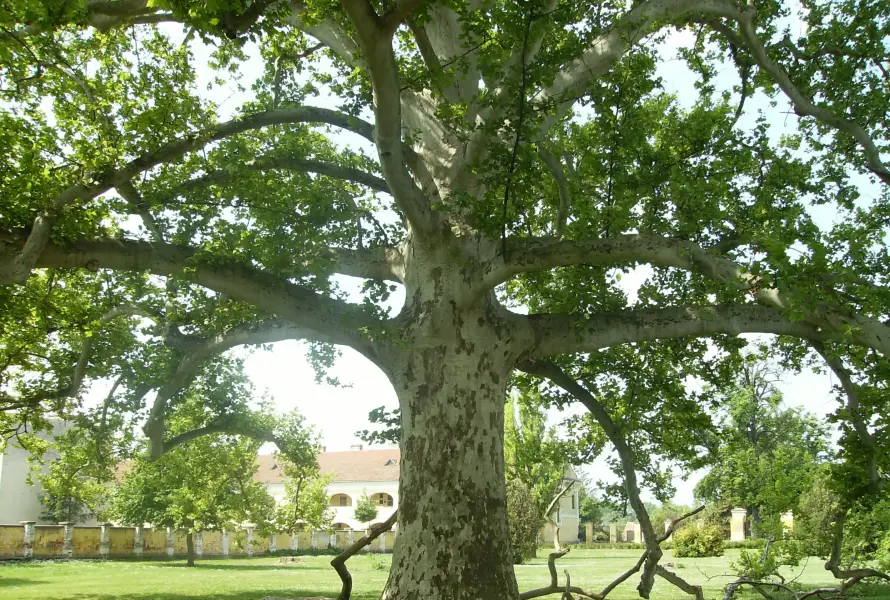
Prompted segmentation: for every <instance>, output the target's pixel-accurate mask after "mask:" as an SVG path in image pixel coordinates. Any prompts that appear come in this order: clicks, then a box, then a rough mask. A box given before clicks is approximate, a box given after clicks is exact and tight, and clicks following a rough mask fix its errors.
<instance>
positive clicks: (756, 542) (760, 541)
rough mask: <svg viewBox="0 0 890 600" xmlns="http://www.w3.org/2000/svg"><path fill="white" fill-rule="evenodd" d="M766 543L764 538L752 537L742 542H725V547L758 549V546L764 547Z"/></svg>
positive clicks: (727, 548)
mask: <svg viewBox="0 0 890 600" xmlns="http://www.w3.org/2000/svg"><path fill="white" fill-rule="evenodd" d="M764 544H766V540H765V539H764V538H757V539H753V538H752V539H748V540H742V541H740V542H723V548H724V549H726V550H739V549H741V550H756V549H758V548H763V546H764Z"/></svg>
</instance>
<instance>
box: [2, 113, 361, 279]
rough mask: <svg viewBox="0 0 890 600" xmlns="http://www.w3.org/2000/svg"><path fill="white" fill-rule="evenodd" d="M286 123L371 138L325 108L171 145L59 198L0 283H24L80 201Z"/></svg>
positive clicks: (357, 123) (228, 126)
mask: <svg viewBox="0 0 890 600" xmlns="http://www.w3.org/2000/svg"><path fill="white" fill-rule="evenodd" d="M287 123H327V124H329V125H335V126H338V127H342V128H344V129H349V130H350V131H354V132H356V133H358V134H359V135H362V136H363V137H366V138H368V139H371V138H372V131H371V126H370V125H369V124H368V123H366V122H364V121H362V120H361V119H357V118H355V117H352V116H350V115H346V114H344V113H340V112H337V111H333V110H328V109H326V108H314V107H308V106H293V107H287V108H278V109H275V110H271V111H266V112H262V113H257V114H253V115H247V116H244V117H238V118H236V119H233V120H231V121H227V122H226V123H222V124H220V125H218V126H216V127H214V128H211V129H209V130H207V131H204V132H202V133H199V134H192V135H188V136H185V137H183V138H181V139H179V140H177V141H175V142H170V143H168V144H165V145H163V146H161V147H160V148H158V149H157V150H155V151H153V152H149V153H147V154H143V155H142V156H140V157H138V158H135V159H133V160H131V161H130V162H129V163H127V164H126V165H124V166H123V167H121V168H120V169H117V170H116V171H112V172H110V173H105V174H102V175H100V176H99V177H97V182H96V183H93V184H91V185H85V184H83V183H78V184H76V185H73V186H71V187H69V188H68V189H66V190H65V191H63V192H62V193H60V194H59V195H58V196H56V197H55V198H54V199H53V200H52V201H51V202H50V205H49V207H48V208H47V209H46V211H45V212H44V214H43V215H41V216H39V217H37V219H36V220H35V222H34V227H33V228H32V230H31V234H30V235H29V236H28V241H27V242H26V243H25V245H24V247H23V248H22V250H21V252H20V253H18V255H13V256H11V257H8V258H6V259H5V260H2V261H0V283H2V282H13V283H24V281H25V280H27V278H28V276H29V275H30V272H31V269H33V268H34V266H35V261H36V260H37V257H38V256H39V255H40V253H41V252H42V251H43V248H44V246H45V245H46V244H47V242H49V238H50V233H51V231H52V225H53V222H54V220H55V219H56V217H57V216H58V214H59V212H60V211H61V210H62V209H64V208H65V207H67V206H70V205H71V204H73V203H75V202H77V201H78V200H88V199H90V198H94V197H96V196H98V195H99V194H102V193H104V192H106V191H108V190H109V189H111V188H112V187H114V186H115V185H118V184H122V185H125V184H126V183H128V182H130V181H131V180H132V179H133V177H135V176H136V175H138V174H140V173H143V172H145V171H147V170H149V169H151V168H153V167H156V166H158V165H160V164H162V163H165V162H170V161H172V160H176V159H178V158H180V157H181V156H183V155H185V154H187V153H189V152H192V151H194V150H198V149H200V148H202V147H203V146H205V145H207V144H209V143H211V142H214V141H218V140H221V139H224V138H227V137H231V136H233V135H237V134H239V133H243V132H245V131H250V130H252V129H260V128H263V127H269V126H272V125H283V124H287Z"/></svg>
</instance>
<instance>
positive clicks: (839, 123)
mask: <svg viewBox="0 0 890 600" xmlns="http://www.w3.org/2000/svg"><path fill="white" fill-rule="evenodd" d="M722 4H723V5H725V8H724V10H723V11H722V12H723V13H724V14H723V15H722V16H726V17H727V18H730V19H732V20H734V21H735V22H736V23H738V26H739V30H740V31H739V36H740V37H741V40H742V41H743V42H744V46H745V47H746V48H747V49H748V51H749V52H751V54H752V56H753V57H754V60H755V62H756V63H757V65H758V66H759V67H760V68H761V69H762V70H763V71H764V72H765V73H767V74H768V75H769V76H770V77H772V79H773V80H774V81H775V82H776V83H777V84H778V86H779V87H780V88H781V89H782V91H783V92H784V93H785V96H787V97H788V99H789V100H790V101H791V104H792V106H794V111H795V113H797V114H798V115H799V116H801V117H814V118H815V119H816V120H818V121H821V122H822V123H824V124H825V125H828V126H830V127H832V128H834V129H836V130H838V131H842V132H844V133H846V134H848V135H850V136H851V137H852V138H853V139H855V140H856V143H858V144H859V146H860V147H861V148H862V152H863V153H864V154H865V158H866V162H867V163H868V168H869V170H870V171H871V172H872V173H874V174H875V175H877V176H878V177H879V178H880V179H881V181H883V182H884V183H886V184H890V169H888V168H887V166H886V165H885V164H884V163H883V161H881V153H880V150H879V149H878V147H877V146H876V145H875V143H874V141H873V140H872V139H871V136H869V134H868V132H867V131H866V130H865V129H863V128H862V127H860V126H859V125H857V124H856V123H854V122H853V121H850V120H849V119H845V118H844V117H842V116H840V115H837V114H835V113H834V112H832V111H831V110H829V109H827V108H825V107H824V106H818V105H816V104H815V103H814V102H813V101H811V100H810V99H809V98H807V97H806V96H805V95H804V94H803V93H802V92H801V91H800V90H799V89H798V88H797V86H796V85H794V82H792V81H791V78H790V77H789V76H788V73H786V72H785V70H784V69H783V68H782V67H781V66H780V65H779V64H778V63H777V62H776V61H774V60H773V59H772V58H770V56H769V53H768V52H767V49H766V46H765V45H764V44H763V42H762V41H761V40H760V37H759V36H758V35H757V32H756V30H755V27H754V19H755V16H756V13H755V11H754V10H753V9H749V8H741V7H737V6H735V5H734V4H732V3H729V2H723V3H722ZM709 24H710V25H711V26H712V27H714V26H715V25H714V24H713V23H709ZM715 28H716V29H717V30H718V31H724V32H725V30H722V29H721V28H720V27H719V26H717V27H715ZM733 33H734V32H733Z"/></svg>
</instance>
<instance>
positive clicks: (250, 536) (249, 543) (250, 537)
mask: <svg viewBox="0 0 890 600" xmlns="http://www.w3.org/2000/svg"><path fill="white" fill-rule="evenodd" d="M253 529H254V526H253V525H248V526H247V556H253Z"/></svg>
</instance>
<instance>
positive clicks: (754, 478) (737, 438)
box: [695, 356, 828, 539]
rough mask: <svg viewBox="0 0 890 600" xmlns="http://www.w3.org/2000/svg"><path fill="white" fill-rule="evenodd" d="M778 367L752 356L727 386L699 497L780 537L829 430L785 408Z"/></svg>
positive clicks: (756, 531) (758, 531) (759, 531)
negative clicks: (736, 510) (744, 514)
mask: <svg viewBox="0 0 890 600" xmlns="http://www.w3.org/2000/svg"><path fill="white" fill-rule="evenodd" d="M779 377H780V371H778V370H777V368H776V367H774V366H771V365H769V364H768V363H766V362H764V361H762V360H759V359H757V358H756V357H754V356H751V357H748V359H747V360H746V361H745V363H744V368H743V369H742V370H741V371H740V373H739V377H738V379H737V380H736V381H735V382H734V383H733V384H732V385H731V386H729V387H727V388H726V390H725V391H723V392H722V393H725V395H726V400H725V402H724V403H723V408H722V409H721V412H722V414H721V430H720V433H719V434H718V435H717V438H716V451H715V452H714V456H713V462H714V466H713V467H712V468H711V470H710V471H709V472H708V473H707V474H706V475H705V476H704V477H703V478H702V480H701V481H700V482H699V484H698V485H697V486H696V490H695V493H696V496H697V497H699V498H701V499H703V500H707V501H708V502H712V503H714V504H716V505H718V506H720V507H723V508H732V507H736V506H739V507H742V508H746V509H747V510H748V511H749V512H750V515H751V521H752V535H753V536H754V537H759V536H765V537H772V538H773V539H779V538H782V537H784V536H783V533H782V522H781V516H782V515H783V514H784V513H786V512H788V511H792V510H794V509H795V508H797V506H798V504H799V501H800V498H801V496H802V495H803V494H805V493H806V492H807V491H808V490H810V489H811V488H812V487H813V485H814V480H815V476H816V474H817V472H818V470H819V465H820V463H821V462H822V461H824V460H825V459H826V458H827V457H826V456H825V452H826V450H827V441H828V439H827V431H826V427H825V425H824V424H820V423H819V422H818V421H817V420H816V418H815V417H814V416H813V415H810V414H808V413H806V412H804V411H802V410H800V409H796V408H784V407H783V406H782V395H781V393H779V391H778V389H777V387H776V384H777V383H778V381H779Z"/></svg>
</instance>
